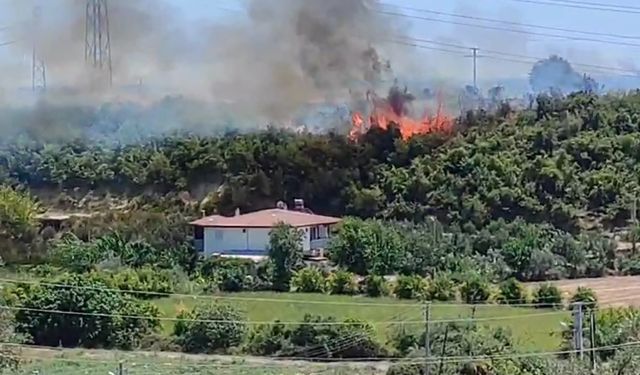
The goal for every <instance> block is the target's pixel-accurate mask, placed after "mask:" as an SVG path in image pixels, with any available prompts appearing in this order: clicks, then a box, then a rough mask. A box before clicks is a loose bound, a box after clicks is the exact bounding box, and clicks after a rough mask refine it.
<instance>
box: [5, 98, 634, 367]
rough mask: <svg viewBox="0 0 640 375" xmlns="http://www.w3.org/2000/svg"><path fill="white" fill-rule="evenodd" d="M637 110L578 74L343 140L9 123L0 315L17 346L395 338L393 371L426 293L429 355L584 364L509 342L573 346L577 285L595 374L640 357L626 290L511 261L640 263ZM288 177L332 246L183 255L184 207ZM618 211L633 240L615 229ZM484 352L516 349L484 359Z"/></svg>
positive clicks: (226, 209) (312, 346) (553, 267)
mask: <svg viewBox="0 0 640 375" xmlns="http://www.w3.org/2000/svg"><path fill="white" fill-rule="evenodd" d="M639 127H640V93H630V94H628V95H625V96H602V97H597V96H593V95H590V94H576V95H572V96H569V97H567V98H555V97H547V96H541V97H539V98H538V103H537V106H536V108H535V109H533V110H525V111H512V110H511V109H510V108H509V107H508V106H506V105H505V106H503V107H502V108H501V109H500V110H498V111H497V112H496V113H486V112H469V113H468V114H467V115H466V116H465V117H464V118H461V119H459V120H458V122H457V123H456V131H455V132H453V133H452V134H447V135H443V134H429V135H423V136H416V137H412V138H410V139H408V140H403V139H402V137H401V136H400V132H399V131H398V129H397V128H396V127H394V126H391V127H390V129H389V130H381V129H373V130H371V131H370V132H368V133H367V134H365V135H364V136H363V137H361V138H360V139H357V140H349V139H348V138H347V137H346V136H344V135H341V134H337V133H331V134H294V133H289V132H286V131H282V130H270V131H265V132H260V133H251V134H228V135H225V136H221V137H209V138H206V137H198V136H189V135H181V136H177V135H176V136H167V137H165V138H161V139H156V140H154V141H149V142H147V143H143V144H128V145H120V146H115V147H114V146H113V144H110V145H106V144H100V143H97V142H93V141H91V140H89V139H75V140H70V141H69V142H67V143H46V144H42V143H39V142H36V141H34V140H32V139H29V138H20V139H13V140H11V142H5V143H3V144H2V146H0V256H1V257H2V260H3V261H4V262H5V264H6V265H7V267H2V271H3V273H6V274H7V275H8V276H7V278H6V279H0V284H1V285H2V293H0V305H1V306H0V307H4V309H5V310H6V311H5V314H6V319H5V321H6V322H7V327H6V329H5V330H4V331H2V330H0V331H2V332H5V333H6V334H7V335H9V336H10V339H11V340H12V341H10V342H11V343H13V344H14V345H18V346H20V345H32V344H35V345H43V346H62V347H65V348H77V347H82V348H88V349H93V348H104V349H123V350H136V349H144V350H159V351H183V352H190V353H207V354H211V353H221V354H233V353H238V354H245V355H255V356H276V357H280V358H298V359H301V358H313V359H319V358H322V359H330V360H333V359H337V358H338V359H344V360H354V359H358V358H359V359H365V358H376V359H381V358H386V359H393V360H407V361H403V362H402V363H405V364H406V365H407V366H404V365H403V366H392V368H391V369H390V370H389V374H420V373H421V371H422V370H421V369H422V368H423V366H418V364H419V363H418V364H416V363H414V364H413V366H411V362H409V361H408V360H409V359H411V358H420V357H421V356H423V353H424V349H425V348H424V345H425V340H424V335H425V332H424V325H423V324H422V323H423V322H422V314H423V311H422V308H423V306H421V305H419V304H417V302H416V301H421V302H426V301H429V302H432V303H434V306H433V307H434V308H433V318H434V320H433V321H432V324H431V325H430V330H429V333H428V334H429V335H430V345H431V346H432V347H431V348H430V350H431V352H432V353H440V355H441V356H443V357H446V358H449V359H450V358H459V360H458V362H455V363H453V362H452V363H449V364H446V366H444V367H443V365H444V364H443V363H442V362H441V363H440V367H441V368H442V369H443V371H444V372H443V373H447V374H448V373H451V374H472V375H481V374H488V373H492V374H499V375H502V374H514V373H517V374H522V375H533V374H542V373H545V374H546V373H548V372H549V371H548V370H549V369H551V368H553V369H556V370H557V373H558V374H563V375H565V374H574V373H583V372H579V371H583V370H584V369H583V368H582V367H581V366H582V365H583V364H582V363H581V364H580V365H579V366H578V367H575V368H572V369H571V370H569V369H566V370H567V371H564V372H560V369H561V368H563V366H565V365H568V362H567V361H564V359H563V358H561V357H559V356H558V357H555V356H554V357H550V358H549V360H548V361H547V360H544V359H543V358H533V359H535V360H533V359H531V360H529V359H528V358H519V357H518V355H519V354H521V353H522V351H523V349H527V350H529V349H530V350H531V351H533V352H535V351H548V350H552V351H553V350H562V349H564V348H567V347H569V345H571V343H572V342H573V337H572V334H571V332H572V327H571V324H572V323H570V322H567V324H560V323H561V321H562V320H564V319H565V318H567V317H569V316H570V315H569V311H567V310H568V309H569V308H570V307H571V305H572V304H573V303H575V302H581V303H584V308H585V315H584V317H585V322H584V323H585V327H586V319H589V318H590V317H591V314H594V315H593V316H594V317H595V318H596V319H597V320H598V322H597V325H596V327H597V332H596V335H595V337H596V340H597V341H596V342H594V343H591V342H590V345H592V346H593V347H598V346H605V345H610V346H609V349H607V350H601V351H598V355H597V359H596V360H597V362H598V363H599V364H602V368H603V369H607V371H609V370H610V372H603V374H604V373H607V374H608V373H619V374H622V373H624V371H625V369H630V371H635V370H636V369H637V364H635V363H633V364H630V362H628V361H627V359H628V358H633V356H635V355H636V353H637V352H636V351H635V349H633V348H626V346H627V344H629V343H632V342H634V341H637V337H640V333H639V331H640V330H639V329H638V327H640V325H639V324H637V322H638V321H639V320H638V319H640V318H639V317H640V311H639V310H635V309H618V310H607V309H603V308H596V307H597V304H598V299H597V296H596V295H595V293H594V292H593V291H591V290H589V289H585V288H579V289H578V290H577V292H576V293H575V294H574V295H573V296H563V295H562V294H561V292H560V290H559V289H558V288H556V287H555V286H553V285H550V284H546V283H541V284H538V285H536V286H534V287H532V288H528V287H525V286H524V285H522V284H521V282H523V281H550V280H556V279H564V278H581V277H604V276H607V275H609V274H621V275H637V274H640V256H638V254H636V252H635V242H636V239H637V236H638V235H639V234H640V230H638V227H637V226H634V225H630V220H629V219H630V218H631V208H632V207H633V206H634V204H633V202H634V199H635V196H636V193H637V191H638V187H639V185H640V173H638V172H639V171H638V165H640V164H639V163H638V159H639V158H640V135H639V134H640V132H639V131H638V130H640V129H639ZM79 133H80V134H81V133H82V132H79ZM294 198H303V199H304V200H305V202H306V204H307V205H308V206H309V207H311V208H312V209H313V210H314V211H315V212H317V213H322V214H331V215H341V216H345V219H344V221H343V222H342V223H341V224H340V225H339V227H338V228H337V230H336V233H335V234H334V235H333V236H332V238H331V241H330V244H329V248H328V249H327V250H328V251H327V254H328V256H329V264H328V265H327V266H319V265H309V264H307V263H305V262H303V261H302V249H301V246H300V243H299V241H297V240H296V239H297V238H299V236H300V232H299V231H297V230H296V229H295V228H291V227H289V226H287V225H280V226H278V227H277V228H275V229H274V230H272V231H271V233H270V238H269V257H268V258H267V259H265V260H264V261H262V262H259V263H254V262H253V261H244V260H238V259H224V258H211V259H206V260H199V259H197V256H196V255H197V254H196V253H195V251H194V249H193V248H192V244H191V233H190V228H189V226H188V224H187V223H188V221H189V220H191V219H193V218H195V217H198V216H200V215H201V214H202V212H205V213H214V212H217V213H222V214H230V213H233V212H234V211H235V210H236V208H240V209H241V210H242V211H245V212H246V211H251V210H256V209H261V208H265V207H274V205H275V203H276V201H279V200H284V201H286V202H291V201H292V200H293V199H294ZM52 209H55V210H67V211H74V212H76V211H80V212H84V213H85V214H88V215H86V216H80V217H76V218H72V219H71V220H69V222H67V223H65V224H64V225H63V226H62V227H61V228H54V227H51V226H45V227H43V226H42V225H41V224H40V222H39V220H38V213H42V212H43V211H45V210H52ZM620 227H625V228H624V231H625V232H626V233H624V234H623V238H621V239H623V240H628V241H629V242H632V243H634V245H633V248H632V249H631V251H629V252H622V251H619V250H620V249H619V247H618V239H616V238H611V235H610V234H611V233H610V232H612V231H614V230H618V229H619V228H620ZM25 264H26V267H25ZM16 270H17V271H19V272H18V273H15V271H16ZM389 276H392V277H389ZM274 292H278V293H277V294H274ZM293 293H298V294H293ZM301 293H303V294H304V296H305V298H302V297H300V296H301ZM296 296H297V297H296ZM212 297H213V298H212ZM365 297H370V298H371V299H375V301H377V302H375V301H374V302H370V303H369V304H367V303H362V302H363V301H371V299H369V298H365ZM566 297H569V298H566ZM354 299H359V301H361V302H360V303H358V300H354ZM292 300H295V301H292ZM400 300H405V301H406V303H405V302H402V301H400ZM298 305H301V306H298ZM479 305H488V308H486V309H479V308H477V307H478V306H479ZM389 309H393V312H391V311H390V310H389ZM272 312H273V313H272ZM439 317H440V318H444V319H438V318H439ZM525 317H526V318H527V323H529V324H530V327H527V324H522V320H521V318H525ZM292 319H297V320H292ZM363 319H370V320H363ZM518 319H520V320H519V322H518ZM391 328H393V329H391ZM529 328H533V329H534V330H529ZM511 330H513V332H510V331H511ZM2 332H0V333H2ZM13 333H17V334H18V335H17V337H14V336H15V335H13ZM525 336H526V337H528V339H523V338H524V337H525ZM585 337H590V336H589V332H586V330H585ZM345 338H346V339H345ZM7 340H9V339H7ZM526 340H528V341H526ZM611 345H612V346H611ZM14 354H15V353H14V352H13V351H11V350H9V352H8V358H11V359H12V358H14V357H15V356H14ZM499 354H500V355H507V356H510V355H513V357H512V358H511V357H509V358H504V359H503V360H496V361H484V360H483V358H488V357H491V356H496V355H499ZM460 358H462V359H460ZM585 365H586V364H585ZM632 365H633V366H632ZM516 369H517V370H518V371H519V372H516V371H515V370H516ZM570 371H572V372H570ZM576 371H578V372H576Z"/></svg>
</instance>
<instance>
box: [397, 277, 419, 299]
mask: <svg viewBox="0 0 640 375" xmlns="http://www.w3.org/2000/svg"><path fill="white" fill-rule="evenodd" d="M426 291H427V282H426V280H425V279H423V278H422V277H420V276H417V275H416V276H398V279H397V280H396V285H395V287H394V288H393V293H394V294H395V295H396V297H398V298H400V299H419V298H423V297H424V296H425V293H426Z"/></svg>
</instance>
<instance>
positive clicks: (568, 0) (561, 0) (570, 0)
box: [546, 0, 640, 10]
mask: <svg viewBox="0 0 640 375" xmlns="http://www.w3.org/2000/svg"><path fill="white" fill-rule="evenodd" d="M546 1H551V2H555V3H568V4H576V5H593V6H605V7H609V8H620V9H632V10H640V7H637V6H632V5H623V4H607V3H596V2H589V1H576V0H546Z"/></svg>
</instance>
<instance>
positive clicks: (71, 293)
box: [16, 275, 159, 349]
mask: <svg viewBox="0 0 640 375" xmlns="http://www.w3.org/2000/svg"><path fill="white" fill-rule="evenodd" d="M54 281H55V284H56V285H68V286H52V285H39V286H36V287H32V288H27V289H25V290H23V293H24V296H23V297H22V298H21V301H20V303H21V306H24V307H25V309H24V310H20V311H18V312H17V313H16V322H17V330H18V332H21V333H24V334H27V335H29V337H31V339H32V340H33V343H34V344H36V345H45V346H58V345H62V346H64V347H77V346H83V347H87V348H96V347H103V348H110V347H119V348H123V349H131V348H134V347H136V346H138V344H139V342H140V339H141V338H142V337H144V336H145V335H148V334H149V333H151V332H153V331H154V330H156V329H157V328H158V327H159V322H158V320H157V317H158V315H159V312H158V309H157V308H156V307H155V306H152V305H150V304H147V303H144V302H140V301H138V300H135V299H133V298H131V297H129V296H126V295H124V294H122V293H117V292H113V291H110V290H108V285H107V284H105V283H102V282H99V281H95V280H93V279H90V278H88V277H86V276H76V275H70V276H64V277H62V278H60V279H58V280H54ZM43 310H44V311H46V310H53V311H73V312H78V313H79V314H61V313H49V312H44V311H43ZM93 314H96V315H93ZM121 316H148V317H149V318H148V319H139V318H138V319H136V318H125V317H121Z"/></svg>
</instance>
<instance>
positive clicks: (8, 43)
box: [0, 40, 18, 47]
mask: <svg viewBox="0 0 640 375" xmlns="http://www.w3.org/2000/svg"><path fill="white" fill-rule="evenodd" d="M17 42H18V41H17V40H10V41H8V42H0V47H4V46H9V45H12V44H15V43H17Z"/></svg>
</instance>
